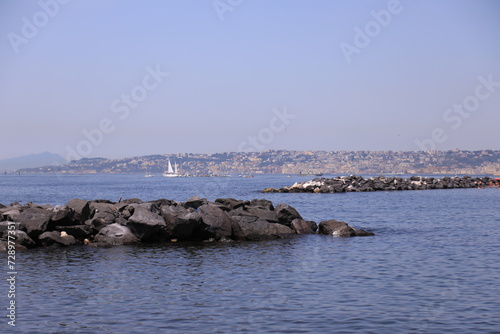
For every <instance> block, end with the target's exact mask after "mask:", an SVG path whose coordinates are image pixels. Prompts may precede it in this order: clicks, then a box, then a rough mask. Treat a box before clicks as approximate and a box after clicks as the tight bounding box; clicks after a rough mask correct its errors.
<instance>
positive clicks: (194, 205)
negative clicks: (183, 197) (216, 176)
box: [184, 195, 208, 210]
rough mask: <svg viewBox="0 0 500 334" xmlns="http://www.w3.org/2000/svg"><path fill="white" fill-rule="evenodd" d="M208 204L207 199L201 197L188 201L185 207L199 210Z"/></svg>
mask: <svg viewBox="0 0 500 334" xmlns="http://www.w3.org/2000/svg"><path fill="white" fill-rule="evenodd" d="M206 204H208V200H207V199H206V198H200V197H199V196H196V195H195V196H193V197H191V198H190V199H188V200H187V201H186V202H184V207H185V208H186V209H188V208H193V209H195V210H196V209H198V208H199V207H200V206H202V205H206Z"/></svg>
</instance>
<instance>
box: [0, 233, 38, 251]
mask: <svg viewBox="0 0 500 334" xmlns="http://www.w3.org/2000/svg"><path fill="white" fill-rule="evenodd" d="M8 236H11V237H14V239H12V238H11V240H12V241H15V244H16V246H17V245H21V246H24V247H26V248H33V247H35V246H36V244H35V242H34V241H33V240H32V239H31V238H30V237H29V236H28V235H27V234H26V232H24V231H20V230H7V231H4V232H3V237H4V238H5V239H6V240H8Z"/></svg>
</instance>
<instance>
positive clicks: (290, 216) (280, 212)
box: [274, 203, 302, 227]
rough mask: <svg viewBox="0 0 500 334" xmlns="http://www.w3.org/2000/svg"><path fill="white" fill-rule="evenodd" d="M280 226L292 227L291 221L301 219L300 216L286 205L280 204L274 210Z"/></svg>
mask: <svg viewBox="0 0 500 334" xmlns="http://www.w3.org/2000/svg"><path fill="white" fill-rule="evenodd" d="M274 211H275V212H276V215H277V216H278V220H279V223H280V224H283V225H286V226H288V227H291V226H292V221H293V220H294V219H302V216H301V215H300V214H299V213H298V212H297V210H295V208H293V207H291V206H290V205H288V204H283V203H280V204H278V205H277V206H276V208H275V209H274Z"/></svg>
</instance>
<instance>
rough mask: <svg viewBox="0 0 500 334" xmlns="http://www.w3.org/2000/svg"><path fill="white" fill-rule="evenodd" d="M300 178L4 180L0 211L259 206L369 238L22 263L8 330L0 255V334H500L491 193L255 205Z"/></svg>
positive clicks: (310, 198) (82, 252)
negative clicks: (94, 202) (78, 205)
mask: <svg viewBox="0 0 500 334" xmlns="http://www.w3.org/2000/svg"><path fill="white" fill-rule="evenodd" d="M332 176H333V175H332ZM309 178H311V177H309ZM307 179H308V178H307V177H303V176H294V175H292V176H287V175H256V176H255V177H248V178H245V177H238V176H236V175H235V176H232V177H191V178H164V177H161V176H160V175H156V176H155V177H150V178H146V177H144V175H141V174H127V175H104V174H95V175H55V174H52V175H50V174H47V175H44V174H38V175H35V174H33V175H22V174H21V175H12V174H10V175H0V203H2V204H4V205H8V204H10V203H12V202H20V203H26V202H34V203H37V204H46V203H48V204H52V205H64V204H65V203H66V202H67V201H69V200H70V199H72V198H83V199H87V200H91V199H108V200H112V201H118V200H119V199H120V198H122V199H126V198H140V199H143V200H154V199H159V198H168V199H173V200H176V201H186V200H187V199H189V198H190V197H192V196H194V195H198V196H200V197H206V198H208V199H209V200H215V199H216V198H228V197H232V198H236V199H254V198H265V199H268V200H271V201H272V202H273V203H274V204H275V205H277V204H278V203H287V204H289V205H291V206H293V207H295V208H296V209H297V210H298V211H299V212H300V213H301V215H302V216H303V217H304V218H305V219H306V220H314V221H316V222H318V223H319V222H320V221H322V220H329V219H337V220H342V221H345V222H347V223H348V224H350V225H351V226H353V227H356V228H364V229H366V230H369V231H372V232H374V233H375V234H376V236H373V237H358V238H336V237H333V236H329V235H303V236H296V237H293V238H290V239H280V240H272V241H260V242H234V243H169V244H145V245H138V246H137V245H136V246H119V247H111V248H94V247H85V246H81V247H72V248H61V249H57V250H54V249H50V250H49V249H32V250H28V251H22V252H21V251H18V252H17V253H16V271H17V276H16V286H15V289H16V291H15V301H16V322H15V325H16V326H15V327H13V326H11V325H9V324H8V321H9V319H8V317H7V315H8V310H7V307H8V303H9V298H8V297H7V295H8V290H9V284H8V283H7V282H6V278H8V276H7V272H8V268H7V255H6V254H4V255H1V254H0V256H1V257H3V260H1V262H0V268H2V269H1V271H2V275H3V277H4V279H3V280H2V282H3V283H2V284H0V289H1V291H0V305H1V309H2V310H3V311H0V313H3V314H2V315H1V317H0V319H1V320H0V332H1V333H500V298H499V296H500V216H499V212H500V210H499V200H500V190H499V189H495V188H487V189H481V190H478V189H454V190H421V191H393V192H365V193H341V194H338V193H337V194H314V193H308V194H295V193H289V194H283V193H262V192H260V190H262V189H264V188H267V187H274V188H280V187H283V186H288V185H292V184H293V183H295V182H300V181H305V180H307Z"/></svg>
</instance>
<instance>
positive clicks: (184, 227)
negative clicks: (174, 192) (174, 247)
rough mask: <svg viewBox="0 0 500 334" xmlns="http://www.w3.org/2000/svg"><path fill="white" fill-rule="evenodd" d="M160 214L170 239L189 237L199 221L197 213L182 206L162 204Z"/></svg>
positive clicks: (185, 238)
mask: <svg viewBox="0 0 500 334" xmlns="http://www.w3.org/2000/svg"><path fill="white" fill-rule="evenodd" d="M161 215H162V217H163V219H164V220H165V225H166V229H167V234H168V235H169V236H170V237H171V238H172V239H180V240H187V239H190V238H191V237H192V236H193V233H194V231H195V229H196V228H197V227H198V225H200V223H201V216H200V214H199V213H197V212H192V211H190V210H188V209H186V208H184V207H183V206H173V205H172V206H166V205H165V206H162V207H161Z"/></svg>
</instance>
